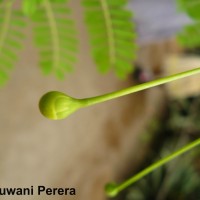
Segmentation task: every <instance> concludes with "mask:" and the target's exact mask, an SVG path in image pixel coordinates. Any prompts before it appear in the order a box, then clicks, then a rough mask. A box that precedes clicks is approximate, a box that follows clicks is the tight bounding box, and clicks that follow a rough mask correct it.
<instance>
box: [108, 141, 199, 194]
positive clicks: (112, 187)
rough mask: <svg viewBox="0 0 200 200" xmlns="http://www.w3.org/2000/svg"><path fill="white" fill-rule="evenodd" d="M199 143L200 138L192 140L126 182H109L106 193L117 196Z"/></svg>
mask: <svg viewBox="0 0 200 200" xmlns="http://www.w3.org/2000/svg"><path fill="white" fill-rule="evenodd" d="M198 145H200V139H197V140H195V141H193V142H191V143H190V144H188V145H185V146H184V147H182V148H181V149H179V150H177V151H175V152H174V153H172V154H170V155H169V156H167V157H165V158H163V159H161V160H159V161H157V162H155V163H154V164H152V165H150V166H149V167H147V168H145V169H144V170H142V171H141V172H139V173H138V174H136V175H134V176H133V177H131V178H130V179H128V180H127V181H125V182H123V183H121V184H119V185H116V184H114V183H109V184H107V185H106V187H105V191H106V194H107V195H108V196H109V197H114V196H116V195H117V194H118V193H119V192H120V191H122V190H124V189H125V188H127V187H129V186H130V185H131V184H133V183H135V182H136V181H138V180H140V179H141V178H143V177H144V176H146V175H147V174H149V173H151V172H152V171H154V170H155V169H157V168H158V167H160V166H162V165H164V164H165V163H167V162H169V161H171V160H173V159H174V158H176V157H177V156H179V155H181V154H183V153H185V152H187V151H189V150H191V149H192V148H194V147H196V146H198Z"/></svg>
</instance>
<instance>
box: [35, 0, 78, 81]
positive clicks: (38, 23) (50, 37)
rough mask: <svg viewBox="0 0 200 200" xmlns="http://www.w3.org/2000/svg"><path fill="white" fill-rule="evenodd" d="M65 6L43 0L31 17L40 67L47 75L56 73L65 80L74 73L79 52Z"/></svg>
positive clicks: (68, 11) (63, 2)
mask: <svg viewBox="0 0 200 200" xmlns="http://www.w3.org/2000/svg"><path fill="white" fill-rule="evenodd" d="M66 2H67V1H66V0H56V1H53V0H43V1H42V3H41V5H40V8H39V9H38V10H37V11H36V12H35V13H34V14H33V15H32V20H33V21H34V28H33V30H34V42H35V44H36V46H37V48H38V49H39V56H40V61H39V63H40V67H41V69H42V71H43V72H44V73H45V74H49V73H53V74H54V75H55V76H56V77H57V78H58V79H64V77H65V74H66V72H70V71H71V67H73V66H74V64H75V62H76V60H77V59H76V56H77V55H76V53H77V51H78V39H77V36H76V29H75V26H74V22H73V20H71V19H70V16H69V14H70V8H68V5H67V4H66ZM68 65H69V67H67V66H68Z"/></svg>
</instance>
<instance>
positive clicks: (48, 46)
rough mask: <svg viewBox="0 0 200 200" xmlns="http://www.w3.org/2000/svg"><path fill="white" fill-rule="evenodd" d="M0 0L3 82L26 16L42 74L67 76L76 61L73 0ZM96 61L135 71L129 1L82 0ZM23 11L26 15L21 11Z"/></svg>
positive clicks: (0, 80) (0, 71)
mask: <svg viewBox="0 0 200 200" xmlns="http://www.w3.org/2000/svg"><path fill="white" fill-rule="evenodd" d="M13 2H14V1H12V0H10V1H3V0H0V7H1V10H0V60H1V63H0V85H1V84H3V83H5V81H6V80H7V79H8V71H9V70H10V68H11V67H12V66H13V64H14V61H16V59H17V57H18V56H17V52H18V50H19V46H21V44H22V41H23V38H24V36H23V26H24V24H25V22H24V21H28V23H29V24H31V23H32V25H33V37H34V39H33V41H34V44H35V45H36V47H37V49H38V53H39V58H40V61H39V64H40V67H41V69H42V71H43V72H44V74H50V73H53V74H55V75H56V76H57V77H58V78H59V79H63V78H64V76H65V74H66V73H67V72H70V71H71V70H72V69H73V67H74V65H75V62H76V60H77V51H78V50H79V48H78V39H77V34H76V33H77V30H76V28H75V19H72V18H71V15H70V14H71V11H72V8H70V6H69V4H68V3H69V0H31V1H30V0H22V1H21V2H22V3H21V8H19V9H18V10H16V9H14V8H13V7H14V6H13ZM82 3H83V7H84V10H85V20H86V25H87V27H88V32H89V36H90V37H89V41H90V43H91V44H92V52H93V54H92V55H93V57H94V60H95V61H96V64H97V66H98V69H99V70H100V71H101V72H106V71H108V69H110V68H111V67H113V68H114V70H115V72H116V74H117V75H118V76H119V77H125V76H126V75H127V74H128V73H130V72H131V71H132V70H133V66H132V62H133V60H134V50H135V46H134V30H133V22H132V20H131V18H132V14H131V13H130V12H128V11H127V10H126V9H125V8H124V6H125V5H126V0H82ZM21 11H22V13H23V14H19V13H20V12H21Z"/></svg>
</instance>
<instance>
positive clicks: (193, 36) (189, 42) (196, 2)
mask: <svg viewBox="0 0 200 200" xmlns="http://www.w3.org/2000/svg"><path fill="white" fill-rule="evenodd" d="M177 4H178V6H179V8H180V10H182V11H184V12H186V14H187V15H188V16H190V17H191V18H192V19H193V20H194V23H193V24H190V25H186V26H185V27H184V29H183V31H181V32H180V33H179V34H178V41H179V42H180V43H181V44H182V45H184V46H186V47H197V46H199V45H200V38H199V35H200V23H199V20H200V12H199V10H200V0H190V1H188V0H177Z"/></svg>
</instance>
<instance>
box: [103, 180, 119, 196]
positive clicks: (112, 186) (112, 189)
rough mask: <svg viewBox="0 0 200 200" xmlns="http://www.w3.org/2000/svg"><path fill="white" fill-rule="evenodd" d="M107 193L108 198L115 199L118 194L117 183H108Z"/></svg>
mask: <svg viewBox="0 0 200 200" xmlns="http://www.w3.org/2000/svg"><path fill="white" fill-rule="evenodd" d="M105 192H106V194H107V196H108V197H115V196H117V194H118V192H119V191H118V188H117V184H116V183H108V184H106V186H105Z"/></svg>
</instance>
